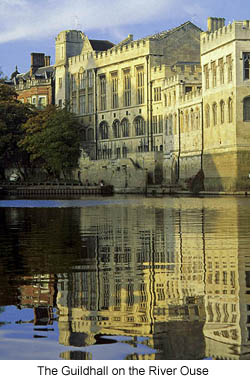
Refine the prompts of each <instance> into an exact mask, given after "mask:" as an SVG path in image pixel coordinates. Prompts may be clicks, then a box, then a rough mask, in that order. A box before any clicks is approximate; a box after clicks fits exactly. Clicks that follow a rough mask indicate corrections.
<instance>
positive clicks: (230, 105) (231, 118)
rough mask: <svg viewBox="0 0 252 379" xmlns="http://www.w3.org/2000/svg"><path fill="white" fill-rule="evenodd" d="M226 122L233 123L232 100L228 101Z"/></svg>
mask: <svg viewBox="0 0 252 379" xmlns="http://www.w3.org/2000/svg"><path fill="white" fill-rule="evenodd" d="M228 122H233V100H232V99H231V97H230V98H229V99H228Z"/></svg>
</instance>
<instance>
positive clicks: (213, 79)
mask: <svg viewBox="0 0 252 379" xmlns="http://www.w3.org/2000/svg"><path fill="white" fill-rule="evenodd" d="M211 69H212V86H213V87H216V63H215V62H212V63H211Z"/></svg>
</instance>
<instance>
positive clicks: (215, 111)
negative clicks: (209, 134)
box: [213, 103, 217, 126]
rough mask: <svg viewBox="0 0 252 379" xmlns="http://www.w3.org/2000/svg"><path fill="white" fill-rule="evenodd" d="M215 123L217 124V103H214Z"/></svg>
mask: <svg viewBox="0 0 252 379" xmlns="http://www.w3.org/2000/svg"><path fill="white" fill-rule="evenodd" d="M213 124H214V126H215V125H217V104H216V103H213Z"/></svg>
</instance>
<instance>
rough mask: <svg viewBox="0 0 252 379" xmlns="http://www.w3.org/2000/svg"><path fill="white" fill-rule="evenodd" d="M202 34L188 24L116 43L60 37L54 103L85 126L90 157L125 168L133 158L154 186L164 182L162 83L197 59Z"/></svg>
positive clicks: (75, 34)
mask: <svg viewBox="0 0 252 379" xmlns="http://www.w3.org/2000/svg"><path fill="white" fill-rule="evenodd" d="M200 32H201V30H200V29H199V28H198V27H197V26H195V25H193V24H192V23H191V22H186V23H184V24H183V25H181V26H179V27H176V28H174V29H171V30H168V31H164V32H161V33H158V34H155V35H152V36H149V37H145V38H142V39H139V40H136V41H135V40H133V36H132V35H129V36H128V37H127V38H126V39H125V40H123V41H121V42H120V43H119V44H117V45H113V44H112V43H110V42H108V41H99V40H98V41H97V40H91V39H88V37H87V36H86V35H84V33H82V32H80V31H63V32H61V33H59V35H58V36H57V38H56V62H55V69H56V104H57V105H59V106H63V105H68V106H69V107H70V109H71V110H72V111H73V113H75V114H76V116H77V117H78V119H79V120H80V121H81V122H82V123H83V125H84V135H83V141H84V143H83V147H84V149H85V151H86V152H87V153H88V155H89V157H90V158H91V159H93V160H106V161H111V160H114V159H118V160H120V159H127V160H126V161H124V162H123V164H124V165H126V167H131V166H132V160H133V161H134V163H135V164H137V165H139V166H141V167H142V168H144V169H146V168H147V169H149V174H150V175H149V176H150V178H151V181H152V182H156V183H161V182H162V151H163V102H162V97H161V86H162V80H163V79H164V78H165V77H167V76H168V75H169V74H170V72H171V66H172V65H174V64H176V63H177V62H181V61H183V62H184V61H186V62H194V61H198V60H199V54H200ZM159 153H161V154H159ZM130 158H131V160H130ZM155 162H156V163H155ZM160 162H161V163H160ZM99 165H100V164H99ZM102 165H105V164H101V165H100V166H102Z"/></svg>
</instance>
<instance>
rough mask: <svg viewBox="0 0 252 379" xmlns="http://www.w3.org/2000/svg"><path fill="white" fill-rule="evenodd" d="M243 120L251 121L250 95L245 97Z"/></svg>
mask: <svg viewBox="0 0 252 379" xmlns="http://www.w3.org/2000/svg"><path fill="white" fill-rule="evenodd" d="M243 121H250V96H247V97H244V99H243Z"/></svg>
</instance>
